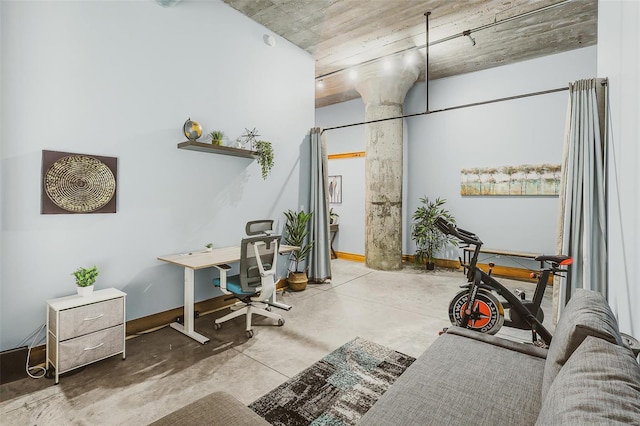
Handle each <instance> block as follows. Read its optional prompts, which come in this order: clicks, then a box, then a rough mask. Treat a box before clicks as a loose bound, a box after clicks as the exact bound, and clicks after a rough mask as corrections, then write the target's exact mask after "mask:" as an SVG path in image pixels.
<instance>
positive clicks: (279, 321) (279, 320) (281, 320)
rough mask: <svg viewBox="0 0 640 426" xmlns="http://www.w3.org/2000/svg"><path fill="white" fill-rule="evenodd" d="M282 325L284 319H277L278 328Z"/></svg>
mask: <svg viewBox="0 0 640 426" xmlns="http://www.w3.org/2000/svg"><path fill="white" fill-rule="evenodd" d="M283 325H284V318H279V319H278V326H280V327H282V326H283Z"/></svg>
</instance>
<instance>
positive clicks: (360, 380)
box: [249, 337, 415, 426]
mask: <svg viewBox="0 0 640 426" xmlns="http://www.w3.org/2000/svg"><path fill="white" fill-rule="evenodd" d="M413 361H415V358H413V357H410V356H408V355H405V354H402V353H400V352H397V351H394V350H392V349H389V348H387V347H384V346H381V345H378V344H377V343H373V342H369V341H367V340H365V339H362V338H360V337H356V338H355V339H354V340H352V341H350V342H349V343H346V344H345V345H343V346H341V347H340V348H338V349H336V350H335V351H333V352H332V353H330V354H329V355H327V356H326V357H324V358H323V359H322V360H320V361H318V362H316V363H315V364H313V365H312V366H311V367H309V368H307V369H306V370H304V371H303V372H301V373H300V374H298V375H297V376H295V377H293V378H291V379H290V380H288V381H287V382H285V383H283V384H282V385H280V386H278V387H277V388H276V389H274V390H273V391H271V392H269V393H268V394H266V395H264V396H263V397H261V398H260V399H258V400H256V401H254V402H253V403H252V404H251V405H249V408H251V409H252V410H253V411H255V412H256V413H258V414H259V415H260V416H262V417H263V418H264V419H266V420H267V421H268V422H269V423H271V424H272V425H282V426H297V425H312V426H319V425H331V426H342V425H353V424H355V423H356V422H357V421H358V420H359V419H360V418H361V417H362V416H363V415H364V413H366V412H367V411H368V410H369V408H371V406H373V404H375V402H376V401H377V400H378V398H380V396H381V395H382V394H384V393H385V392H386V391H387V389H388V388H389V386H391V385H392V384H393V382H395V380H396V379H397V378H398V377H399V376H400V375H401V374H402V373H403V372H404V371H405V370H406V369H407V367H409V366H410V365H411V364H412V363H413Z"/></svg>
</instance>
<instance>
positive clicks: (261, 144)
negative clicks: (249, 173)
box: [253, 141, 273, 180]
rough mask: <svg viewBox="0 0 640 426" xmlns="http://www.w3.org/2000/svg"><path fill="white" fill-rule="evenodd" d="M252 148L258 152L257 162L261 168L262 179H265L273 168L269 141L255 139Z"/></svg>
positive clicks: (271, 147)
mask: <svg viewBox="0 0 640 426" xmlns="http://www.w3.org/2000/svg"><path fill="white" fill-rule="evenodd" d="M253 149H254V150H255V151H256V152H257V153H258V164H260V167H261V168H262V179H264V180H266V179H267V176H269V174H270V173H271V169H272V168H273V146H272V145H271V142H269V141H256V142H255V143H254V144H253Z"/></svg>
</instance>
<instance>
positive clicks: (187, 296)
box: [171, 268, 209, 344]
mask: <svg viewBox="0 0 640 426" xmlns="http://www.w3.org/2000/svg"><path fill="white" fill-rule="evenodd" d="M194 275H195V271H194V270H193V269H191V268H184V313H183V322H184V325H182V324H180V323H178V322H174V323H171V328H173V329H175V330H178V331H179V332H180V333H182V334H186V335H187V336H189V337H191V338H192V339H194V340H197V341H198V342H200V343H202V344H205V343H207V342H208V341H209V338H208V337H205V336H203V335H202V334H199V333H196V332H195V331H193V323H194V319H193V313H194V308H193V304H194V303H195V296H194V290H193V282H194Z"/></svg>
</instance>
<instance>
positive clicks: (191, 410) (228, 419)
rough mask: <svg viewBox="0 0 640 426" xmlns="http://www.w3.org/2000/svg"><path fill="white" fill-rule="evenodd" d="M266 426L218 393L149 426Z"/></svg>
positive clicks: (220, 392) (249, 410) (258, 417)
mask: <svg viewBox="0 0 640 426" xmlns="http://www.w3.org/2000/svg"><path fill="white" fill-rule="evenodd" d="M169 425H189V426H199V425H202V426H205V425H207V426H210V425H211V426H216V425H217V426H253V425H256V426H262V425H264V426H268V425H269V423H267V421H266V420H264V419H263V418H262V417H260V416H259V415H257V414H256V413H254V412H253V411H252V410H251V409H250V408H249V407H247V406H246V405H244V404H243V403H241V402H240V401H238V400H237V399H236V398H234V397H233V396H232V395H230V394H228V393H226V392H223V391H219V392H213V393H210V394H209V395H207V396H204V397H202V398H200V399H198V400H196V401H194V402H192V403H191V404H188V405H185V406H184V407H182V408H180V409H178V410H176V411H174V412H173V413H169V414H167V415H166V416H164V417H162V418H161V419H158V420H156V421H155V422H153V423H151V425H150V426H169Z"/></svg>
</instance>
